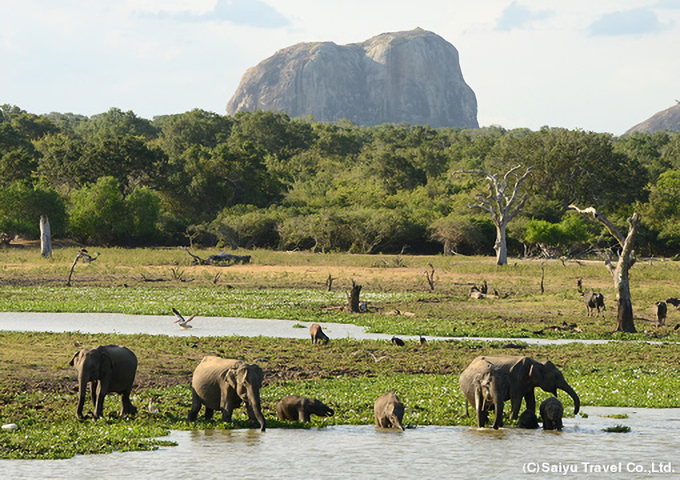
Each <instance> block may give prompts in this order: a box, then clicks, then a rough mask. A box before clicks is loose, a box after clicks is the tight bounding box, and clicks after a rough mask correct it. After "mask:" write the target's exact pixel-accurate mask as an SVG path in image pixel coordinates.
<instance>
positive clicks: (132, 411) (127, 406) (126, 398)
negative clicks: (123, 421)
mask: <svg viewBox="0 0 680 480" xmlns="http://www.w3.org/2000/svg"><path fill="white" fill-rule="evenodd" d="M120 400H121V402H122V403H123V411H122V415H136V414H137V407H135V406H134V405H133V404H132V402H131V401H130V390H126V391H124V392H123V393H122V394H121V396H120Z"/></svg>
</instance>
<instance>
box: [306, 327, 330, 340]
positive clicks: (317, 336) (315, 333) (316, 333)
mask: <svg viewBox="0 0 680 480" xmlns="http://www.w3.org/2000/svg"><path fill="white" fill-rule="evenodd" d="M309 335H310V336H311V337H312V343H323V344H324V345H326V344H327V343H328V337H327V336H326V334H325V333H323V330H321V325H319V324H318V323H312V326H311V327H309Z"/></svg>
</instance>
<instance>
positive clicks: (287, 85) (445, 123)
mask: <svg viewBox="0 0 680 480" xmlns="http://www.w3.org/2000/svg"><path fill="white" fill-rule="evenodd" d="M243 110H245V111H253V110H276V111H286V112H287V113H288V115H289V116H291V117H300V116H307V115H311V116H312V117H313V118H314V119H315V120H317V121H324V122H333V121H335V120H338V119H343V118H344V119H347V120H350V121H352V122H353V123H356V124H358V125H378V124H382V123H400V122H406V123H410V124H414V125H425V124H427V125H430V126H431V127H467V128H477V127H478V126H479V124H478V123H477V99H476V97H475V93H474V92H473V91H472V89H471V88H470V87H469V86H468V85H467V84H466V83H465V80H464V79H463V74H462V72H461V68H460V63H459V59H458V51H457V50H456V48H455V47H454V46H453V45H451V44H450V43H449V42H447V41H446V40H444V39H443V38H442V37H440V36H438V35H436V34H434V33H432V32H428V31H425V30H422V29H420V28H417V29H415V30H411V31H407V32H396V33H383V34H381V35H378V36H376V37H373V38H371V39H369V40H366V41H364V42H362V43H354V44H350V45H336V44H335V43H333V42H319V43H299V44H297V45H293V46H291V47H288V48H284V49H282V50H279V51H278V52H276V53H275V54H274V55H273V56H271V57H269V58H267V59H266V60H263V61H262V62H260V63H259V64H258V65H256V66H255V67H252V68H250V69H248V70H247V71H246V73H245V74H244V75H243V78H242V79H241V83H240V84H239V86H238V88H237V90H236V93H234V96H233V97H232V98H231V100H229V103H228V104H227V113H228V114H229V115H234V114H235V113H236V112H239V111H243Z"/></svg>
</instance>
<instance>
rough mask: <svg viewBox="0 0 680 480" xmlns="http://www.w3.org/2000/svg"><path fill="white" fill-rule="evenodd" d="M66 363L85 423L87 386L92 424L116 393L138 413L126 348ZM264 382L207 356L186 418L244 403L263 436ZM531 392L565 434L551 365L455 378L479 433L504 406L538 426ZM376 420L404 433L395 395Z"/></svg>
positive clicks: (304, 415) (506, 367)
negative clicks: (541, 397) (541, 396)
mask: <svg viewBox="0 0 680 480" xmlns="http://www.w3.org/2000/svg"><path fill="white" fill-rule="evenodd" d="M310 335H311V339H312V343H323V344H326V343H328V337H327V336H326V334H325V333H324V332H323V330H322V329H321V326H320V325H319V324H316V323H315V324H313V325H312V326H311V327H310ZM70 365H71V366H73V367H75V369H76V371H77V373H78V382H79V394H80V395H79V401H78V409H77V415H78V418H81V419H82V418H85V417H84V416H83V407H84V405H85V397H86V393H87V388H88V384H90V388H91V394H92V403H93V406H94V417H95V418H99V417H101V416H102V415H103V411H104V399H105V398H106V395H107V394H108V393H119V394H120V395H121V399H122V404H123V405H122V412H121V415H134V414H136V413H137V408H136V407H135V406H134V405H133V404H132V402H131V401H130V394H131V392H132V386H133V383H134V380H135V375H136V372H137V356H136V355H135V354H134V352H132V351H131V350H130V349H128V348H127V347H121V346H118V345H100V346H98V347H96V348H92V349H90V348H84V349H82V350H80V351H79V352H76V353H75V355H73V358H72V359H71V362H70ZM263 379H264V373H263V372H262V369H261V368H260V367H259V366H257V365H255V364H247V363H245V362H243V361H241V360H234V359H225V358H220V357H216V356H206V357H204V358H203V359H202V360H201V362H200V363H199V365H198V366H197V367H196V369H195V370H194V373H193V377H192V380H191V397H192V398H191V410H189V414H188V417H187V418H188V420H190V421H194V420H196V418H197V417H198V413H199V411H200V410H201V407H205V418H206V419H211V418H212V416H213V413H214V411H215V410H220V411H221V412H222V420H223V421H225V422H231V417H232V412H233V411H234V409H235V408H237V407H239V406H240V405H241V404H242V403H243V404H245V407H246V409H247V411H248V419H249V423H250V427H251V428H257V427H258V426H259V428H260V430H261V431H265V428H266V421H265V418H264V415H263V414H262V409H261V407H260V388H261V387H262V380H263ZM536 387H540V388H541V389H542V390H544V391H546V392H549V393H552V394H553V395H554V396H553V397H549V398H548V399H546V400H545V401H544V402H543V403H542V404H541V405H540V409H539V411H540V415H541V418H542V421H543V428H544V429H546V430H560V429H562V415H563V407H562V403H561V402H560V401H559V400H557V398H555V397H556V396H557V389H558V388H559V389H560V390H563V391H564V392H566V393H567V394H568V395H569V396H570V397H571V398H572V399H573V400H574V414H577V413H578V411H579V407H580V400H579V397H578V395H577V394H576V392H575V391H574V389H573V388H572V387H571V386H570V385H569V384H568V383H567V381H566V380H565V379H564V376H563V375H562V372H560V370H559V369H558V368H557V367H556V366H555V365H554V364H553V363H552V362H550V361H545V362H540V361H537V360H534V359H533V358H529V357H522V356H505V355H499V356H479V357H477V358H475V359H474V360H473V361H472V362H471V363H470V364H469V365H468V366H467V367H466V368H465V370H463V372H462V373H461V375H460V388H461V390H462V391H463V394H464V395H465V398H466V400H467V403H469V404H470V405H472V406H473V407H474V408H475V411H476V413H477V427H479V428H482V427H484V426H486V424H487V422H488V420H489V413H488V412H489V411H490V410H491V409H493V410H494V413H495V419H494V423H493V428H496V429H497V428H500V427H502V426H503V404H504V402H506V401H508V400H509V401H510V405H511V412H510V417H509V418H510V419H511V420H512V419H517V420H518V426H519V427H521V428H539V423H538V417H537V416H536V397H535V395H534V388H536ZM522 400H524V401H525V404H526V409H525V411H524V412H522V414H521V415H519V411H520V409H521V406H522ZM334 413H335V412H334V411H333V409H331V408H330V407H328V406H327V405H325V404H324V403H323V402H321V401H320V400H318V399H316V398H314V399H311V398H306V397H301V396H298V395H288V396H286V397H284V398H283V399H281V401H280V402H279V403H278V404H277V405H276V414H277V417H278V419H279V420H298V421H300V422H309V421H310V416H311V415H318V416H322V417H327V416H332V415H334ZM374 415H375V423H376V425H377V426H378V427H381V428H396V429H400V430H402V431H403V430H404V426H403V423H402V421H403V417H404V405H403V404H402V403H401V401H400V400H399V398H398V397H397V395H396V394H395V393H394V392H388V393H385V394H383V395H381V396H379V397H378V398H377V400H376V401H375V405H374ZM518 415H519V417H518Z"/></svg>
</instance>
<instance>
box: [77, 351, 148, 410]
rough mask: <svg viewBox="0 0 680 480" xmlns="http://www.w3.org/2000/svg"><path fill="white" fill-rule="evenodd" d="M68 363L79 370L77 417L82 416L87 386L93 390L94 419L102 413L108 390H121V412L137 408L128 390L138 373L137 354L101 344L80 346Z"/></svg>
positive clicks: (116, 391)
mask: <svg viewBox="0 0 680 480" xmlns="http://www.w3.org/2000/svg"><path fill="white" fill-rule="evenodd" d="M69 365H71V366H72V367H75V369H76V371H77V372H78V394H79V400H78V410H77V411H76V414H77V415H78V418H80V419H84V418H86V417H85V416H83V406H84V405H85V395H86V393H87V385H88V384H90V386H91V389H92V403H93V404H94V418H101V417H102V415H103V414H104V399H105V398H106V395H108V394H109V393H120V396H121V402H122V404H123V405H122V407H123V408H122V410H121V412H120V414H121V415H134V414H136V413H137V407H135V406H134V405H133V404H132V402H130V393H131V392H132V385H133V384H134V381H135V374H136V373H137V356H136V355H135V354H134V353H133V352H132V351H131V350H129V349H128V348H127V347H119V346H118V345H100V346H98V347H96V348H92V349H90V348H83V349H82V350H80V351H79V352H76V353H75V355H73V358H71V361H70V362H69Z"/></svg>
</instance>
